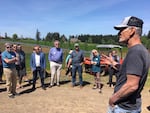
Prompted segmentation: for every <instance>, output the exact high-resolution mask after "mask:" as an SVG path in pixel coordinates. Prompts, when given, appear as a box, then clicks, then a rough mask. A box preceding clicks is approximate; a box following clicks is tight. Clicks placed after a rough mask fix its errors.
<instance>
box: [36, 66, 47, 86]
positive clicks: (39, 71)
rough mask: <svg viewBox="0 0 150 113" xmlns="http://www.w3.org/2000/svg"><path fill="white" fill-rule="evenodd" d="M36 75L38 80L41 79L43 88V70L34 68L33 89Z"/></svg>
mask: <svg viewBox="0 0 150 113" xmlns="http://www.w3.org/2000/svg"><path fill="white" fill-rule="evenodd" d="M38 74H39V76H40V79H41V85H42V87H45V86H44V70H43V69H41V68H40V67H36V70H34V71H33V87H34V88H35V84H36V80H37V76H38Z"/></svg>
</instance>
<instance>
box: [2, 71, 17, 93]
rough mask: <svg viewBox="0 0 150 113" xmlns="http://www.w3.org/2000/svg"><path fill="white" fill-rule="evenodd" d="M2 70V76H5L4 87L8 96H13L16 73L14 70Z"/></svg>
mask: <svg viewBox="0 0 150 113" xmlns="http://www.w3.org/2000/svg"><path fill="white" fill-rule="evenodd" d="M3 69H4V75H5V76H6V87H7V92H8V95H11V94H15V93H16V84H17V79H16V76H17V71H16V69H15V68H13V69H10V68H3Z"/></svg>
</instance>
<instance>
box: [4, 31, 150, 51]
mask: <svg viewBox="0 0 150 113" xmlns="http://www.w3.org/2000/svg"><path fill="white" fill-rule="evenodd" d="M4 38H5V39H12V40H33V41H36V42H37V43H38V42H42V44H43V42H45V43H44V45H49V43H48V44H47V42H53V41H54V40H59V41H60V42H62V43H67V42H68V43H67V45H68V46H70V43H75V42H79V43H84V46H86V47H87V44H119V43H118V36H117V35H111V34H110V35H102V34H100V35H90V34H81V35H70V36H69V37H68V38H67V37H66V36H65V35H64V34H63V35H60V33H59V32H48V33H47V35H46V36H45V37H43V38H42V37H41V36H40V32H39V30H38V29H37V31H36V34H35V38H27V37H26V38H24V37H23V36H21V37H18V35H17V34H13V35H12V37H8V36H7V33H5V37H4ZM141 39H142V42H143V44H144V45H145V46H146V47H147V48H148V49H150V31H149V32H148V34H144V35H143V36H142V38H141ZM66 48H67V47H66ZM85 49H86V48H85Z"/></svg>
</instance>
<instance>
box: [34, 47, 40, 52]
mask: <svg viewBox="0 0 150 113" xmlns="http://www.w3.org/2000/svg"><path fill="white" fill-rule="evenodd" d="M34 51H35V53H37V54H38V53H40V50H39V45H36V46H34Z"/></svg>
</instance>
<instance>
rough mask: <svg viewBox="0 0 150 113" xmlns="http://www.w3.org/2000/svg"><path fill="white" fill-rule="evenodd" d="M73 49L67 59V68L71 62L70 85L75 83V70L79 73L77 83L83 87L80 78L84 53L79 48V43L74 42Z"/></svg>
mask: <svg viewBox="0 0 150 113" xmlns="http://www.w3.org/2000/svg"><path fill="white" fill-rule="evenodd" d="M74 47H75V50H74V51H73V52H72V54H71V57H70V59H69V63H68V68H69V66H70V64H71V63H72V87H74V86H75V85H76V71H78V74H79V84H80V88H82V87H83V80H82V64H83V61H84V54H83V51H82V50H80V49H79V44H78V43H75V44H74Z"/></svg>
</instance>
